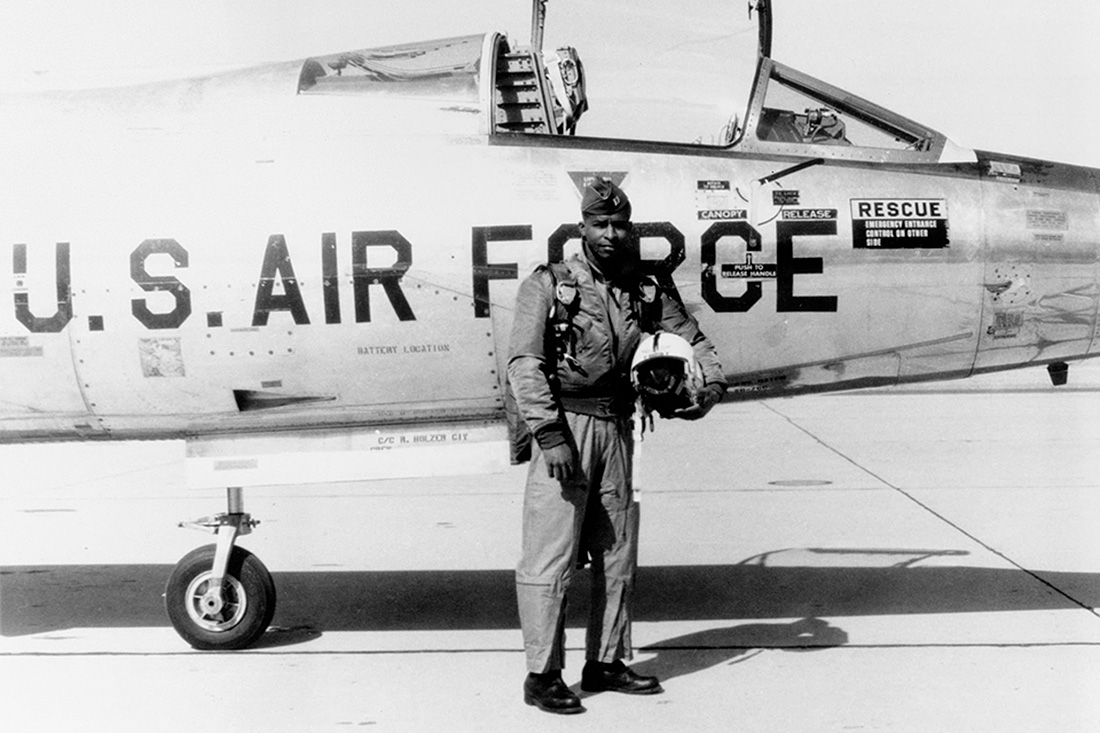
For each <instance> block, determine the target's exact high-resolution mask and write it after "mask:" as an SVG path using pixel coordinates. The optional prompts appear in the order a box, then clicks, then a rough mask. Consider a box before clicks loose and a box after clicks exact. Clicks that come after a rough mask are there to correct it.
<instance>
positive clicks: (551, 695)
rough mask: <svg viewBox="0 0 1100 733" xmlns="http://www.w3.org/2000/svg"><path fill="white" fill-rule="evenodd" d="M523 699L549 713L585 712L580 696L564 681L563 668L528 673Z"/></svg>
mask: <svg viewBox="0 0 1100 733" xmlns="http://www.w3.org/2000/svg"><path fill="white" fill-rule="evenodd" d="M523 701H524V702H525V703H527V704H528V705H534V706H536V707H538V708H539V709H540V710H545V711H546V712H548V713H558V714H561V715H571V714H573V713H583V712H584V708H583V707H582V706H581V700H580V698H579V697H577V696H576V695H574V694H573V691H572V690H570V689H569V688H568V687H566V686H565V683H564V682H563V681H562V679H561V670H553V671H550V672H544V673H542V674H535V673H534V672H532V673H530V674H529V675H527V679H526V680H524V682H523Z"/></svg>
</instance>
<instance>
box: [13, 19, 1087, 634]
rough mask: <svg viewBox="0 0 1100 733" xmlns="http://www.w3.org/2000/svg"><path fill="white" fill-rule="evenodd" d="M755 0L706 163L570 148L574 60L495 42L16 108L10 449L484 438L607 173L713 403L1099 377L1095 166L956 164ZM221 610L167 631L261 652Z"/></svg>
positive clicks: (624, 143) (989, 158) (385, 52)
mask: <svg viewBox="0 0 1100 733" xmlns="http://www.w3.org/2000/svg"><path fill="white" fill-rule="evenodd" d="M540 4H541V3H539V2H538V0H536V3H535V5H536V8H538V7H539V6H540ZM756 9H757V12H758V13H759V15H760V19H761V25H760V48H759V51H760V53H759V67H758V71H757V77H756V82H755V84H754V86H753V90H752V96H751V99H750V100H749V102H748V106H747V111H746V113H745V114H744V116H743V118H742V119H740V120H738V121H736V123H734V124H731V125H730V128H729V130H728V135H727V138H726V139H725V140H723V141H719V144H713V145H700V144H690V143H670V142H654V141H640V140H639V141H636V140H621V139H606V138H592V137H586V136H584V119H583V111H584V106H585V98H584V86H583V78H580V79H578V77H577V74H578V72H579V71H580V70H581V69H582V68H583V67H580V65H579V62H578V61H577V59H576V58H574V57H573V56H569V55H568V54H559V55H558V56H557V57H556V60H555V61H554V62H553V63H551V65H550V67H549V68H546V67H544V64H543V61H542V60H541V59H542V57H541V56H540V55H538V54H537V53H536V51H537V49H538V45H539V44H534V50H533V49H532V48H520V47H518V46H517V44H514V43H512V42H510V41H509V40H508V39H507V38H506V37H505V36H503V35H501V34H497V33H488V34H486V35H480V36H469V37H461V38H451V39H444V40H438V41H426V42H421V43H410V44H408V45H404V46H393V47H387V48H375V49H368V50H363V51H357V52H352V53H340V54H335V55H331V56H322V57H316V58H311V59H308V60H306V61H298V62H290V63H285V64H273V65H268V66H265V67H261V68H256V69H252V70H246V71H236V72H229V73H224V74H220V75H215V76H209V77H204V78H198V79H188V80H183V81H179V82H173V83H162V84H153V85H146V86H140V87H133V88H128V89H116V90H100V91H80V92H56V93H47V94H38V95H33V96H13V97H11V98H7V99H4V100H3V102H2V103H0V128H2V129H3V130H4V135H3V136H2V139H0V160H2V161H3V162H4V168H5V175H4V176H2V177H0V210H2V211H3V212H4V216H3V217H0V249H2V250H3V251H5V252H6V254H4V255H3V258H4V260H5V261H8V262H10V263H11V274H12V291H11V292H12V297H11V299H10V300H9V301H8V303H9V306H8V307H7V308H0V441H3V442H17V441H52V440H87V439H132V438H187V439H189V440H192V441H196V442H199V443H201V442H202V441H204V440H206V441H210V440H216V439H217V438H218V437H219V436H224V437H225V438H227V439H232V438H241V437H242V436H243V437H244V438H245V439H249V438H251V437H252V436H267V435H284V436H286V435H290V436H294V439H295V440H297V439H300V438H301V437H302V436H306V435H309V434H311V431H312V433H315V434H319V435H320V434H323V435H325V436H326V437H327V439H336V440H338V439H339V438H338V436H340V435H343V434H347V435H353V434H361V431H363V430H371V429H375V428H379V427H381V426H387V425H389V426H409V425H414V426H415V425H419V424H423V425H433V426H435V425H441V424H442V425H447V424H451V423H453V424H480V423H481V422H484V423H486V424H495V423H499V421H500V420H501V418H502V417H503V408H504V399H503V397H504V384H503V378H504V375H505V359H506V351H507V348H506V347H507V339H508V333H509V329H510V326H511V313H512V305H513V301H514V298H515V295H516V292H517V289H518V283H519V281H520V279H522V278H523V277H524V276H525V275H526V274H527V273H528V272H530V271H531V270H532V269H533V268H534V267H535V266H536V265H537V264H539V263H541V262H544V261H546V260H548V259H550V260H556V259H560V258H561V257H563V256H566V255H568V254H569V253H570V252H572V251H575V250H576V248H577V247H578V241H579V240H578V237H579V231H578V227H577V218H578V215H577V214H576V213H575V212H576V211H577V208H578V201H579V192H580V190H581V188H582V187H583V185H584V184H585V182H586V181H589V180H591V179H592V177H594V176H609V177H612V178H613V179H615V180H616V181H617V182H619V183H620V184H621V185H622V186H623V188H624V189H625V190H627V192H628V193H629V194H630V196H631V199H632V201H633V204H634V212H635V222H636V223H635V230H636V232H637V235H638V238H639V246H640V248H641V255H642V258H643V260H644V261H645V262H646V266H647V267H648V268H649V269H650V271H651V272H652V273H653V274H654V275H655V276H656V277H657V278H658V279H659V280H660V281H662V282H663V283H664V284H665V286H666V287H669V288H674V289H675V291H676V292H677V293H678V294H679V297H680V298H682V300H683V301H684V303H685V304H686V305H687V307H688V308H689V310H690V311H691V312H693V313H694V315H695V316H696V317H697V318H698V320H699V322H700V324H701V326H702V328H703V330H704V332H705V333H706V334H707V335H708V336H709V337H710V338H711V340H712V341H713V342H714V343H715V345H716V346H717V349H718V352H719V353H720V355H721V357H722V361H723V364H724V366H725V369H726V371H727V377H728V379H729V382H730V385H731V386H730V390H729V393H728V395H727V399H731V400H733V399H758V398H763V397H770V396H777V395H792V394H798V393H807V392H815V391H825V390H841V389H852V388H860V387H868V386H875V385H892V384H898V383H904V382H912V381H926V380H937V379H952V378H960V377H966V376H969V375H973V374H978V373H983V372H990V371H995V370H1003V369H1011V368H1018V367H1027V366H1036V365H1054V369H1053V370H1052V374H1054V373H1056V372H1058V371H1059V370H1060V369H1061V367H1062V366H1063V365H1064V364H1065V363H1066V362H1069V361H1072V360H1076V359H1083V358H1086V357H1089V356H1093V355H1095V354H1096V353H1097V350H1098V349H1100V344H1098V343H1097V326H1098V319H1097V308H1098V298H1100V287H1098V277H1100V272H1098V250H1100V191H1098V178H1097V177H1098V174H1100V171H1097V170H1096V169H1091V168H1083V167H1077V166H1073V165H1065V164H1059V163H1053V162H1047V161H1041V160H1033V159H1027V158H1021V157H1017V156H1013V155H1010V154H999V153H988V152H982V151H971V150H966V149H962V148H959V147H957V146H955V145H953V144H952V143H951V142H950V141H949V140H947V139H946V138H945V137H944V136H943V135H941V134H940V133H938V132H936V131H935V130H932V129H929V128H927V127H925V126H924V125H921V124H919V123H917V122H914V121H912V120H909V119H906V118H904V117H901V116H899V115H896V114H893V113H891V112H889V111H888V110H885V109H883V108H881V107H879V106H877V105H875V104H873V103H871V102H868V101H866V100H862V99H860V98H858V97H855V96H854V95H850V94H848V93H846V92H844V91H843V90H841V89H838V88H836V87H833V86H831V85H829V84H827V83H825V82H822V81H820V80H817V79H815V78H812V77H810V76H807V75H805V74H802V73H801V72H798V71H797V70H795V69H791V68H789V67H786V66H784V65H783V64H782V63H780V62H779V61H776V60H773V59H772V58H770V33H771V27H770V9H769V7H768V6H767V5H766V4H765V3H763V2H760V3H757V8H756ZM580 51H581V53H582V54H583V49H581V50H580ZM533 59H534V60H533ZM574 126H575V130H573V128H574ZM571 133H575V134H571ZM355 431H360V433H356V432H355ZM367 434H368V435H373V433H367ZM460 435H462V433H459V432H455V431H451V430H448V429H444V430H442V431H441V432H439V433H438V434H436V433H431V434H430V435H427V437H425V438H424V440H429V439H431V440H435V439H438V440H441V441H443V442H447V441H455V440H461V438H460V437H459V436H460ZM334 436H337V437H335V438H334ZM438 436H443V437H438ZM372 447H379V446H372ZM382 447H384V446H382ZM234 509H236V511H235V512H234ZM234 513H236V514H238V515H239V514H241V511H240V507H239V506H236V507H234V506H231V511H230V514H234ZM225 524H226V523H225V522H224V521H223V522H222V523H221V525H219V526H221V527H224V526H225ZM235 530H236V531H240V532H242V533H243V532H244V531H247V528H246V529H241V526H240V523H239V522H238V523H237V526H236V527H235ZM225 534H226V533H225V532H224V531H223V532H222V534H221V535H220V537H219V543H220V550H219V552H220V553H221V555H220V556H219V557H218V558H215V559H214V563H215V572H214V577H215V578H216V577H221V575H220V570H219V569H218V563H219V562H220V563H222V566H223V567H224V564H225V563H226V562H228V561H227V560H226V557H227V555H228V554H229V553H230V552H231V551H232V541H233V538H232V536H230V537H229V538H228V539H225V538H224V535H225ZM228 534H230V535H231V534H232V533H228ZM212 552H213V551H211V553H212ZM212 557H213V555H212V554H211V555H210V556H205V557H204V560H203V561H204V562H206V563H207V565H209V563H210V561H211V558H212ZM192 565H194V563H192ZM238 570H239V568H238ZM230 571H231V572H232V571H233V568H232V567H231V568H230ZM194 572H198V571H197V570H196V571H194ZM184 580H185V581H186V582H184V590H185V591H186V592H187V593H189V594H191V595H192V596H194V597H198V596H201V595H203V594H204V593H208V591H209V589H208V588H205V586H202V584H201V583H199V584H198V585H196V583H195V576H194V573H192V576H191V577H190V578H185V579H184ZM245 586H246V588H245V590H250V589H251V588H252V586H248V584H247V583H246V584H245ZM257 587H260V592H266V589H265V588H264V587H262V584H260V586H257ZM196 588H198V591H196ZM204 588H205V590H204ZM227 592H229V591H227ZM216 595H217V593H216V591H215V596H216ZM208 600H209V599H208ZM270 600H271V603H272V608H273V602H274V598H273V595H272V597H271V599H270ZM183 602H184V603H186V601H183ZM210 603H211V604H212V606H211V607H208V608H207V611H208V612H209V613H208V614H207V618H206V621H205V623H206V624H207V626H206V627H203V628H206V630H207V632H209V633H205V636H203V635H202V634H201V633H200V634H199V635H198V636H194V635H193V636H190V637H188V636H187V635H186V634H185V638H188V640H189V641H191V642H192V643H193V644H195V645H196V646H205V647H207V648H218V647H221V646H225V647H230V646H241V645H245V644H247V643H249V642H250V641H251V640H252V639H254V638H255V634H256V632H255V630H254V629H252V630H250V631H249V632H248V633H247V634H245V635H243V636H234V635H232V634H230V633H227V632H228V631H229V630H230V629H231V628H232V626H233V624H235V623H238V622H239V621H240V619H235V620H233V621H232V622H230V621H227V620H226V619H225V618H224V612H223V611H221V610H218V609H220V608H221V606H220V605H219V603H220V601H219V599H217V598H214V599H213V600H211V601H210ZM211 608H213V609H214V610H210V609H211ZM192 611H193V612H194V614H198V616H197V617H196V616H195V615H192V620H196V623H197V624H198V625H199V626H201V625H202V623H203V621H202V615H203V613H204V611H203V610H202V609H201V608H199V609H198V610H197V611H196V610H195V609H192ZM170 612H171V608H170ZM265 617H266V618H267V619H268V620H270V615H269V611H264V612H262V613H261V614H260V618H259V619H258V620H255V622H254V625H259V624H261V623H262V622H263V620H264V618H265ZM211 618H212V619H214V620H213V621H211V620H210V619H211ZM174 621H175V619H174ZM182 623H183V624H184V625H186V623H187V621H186V616H184V621H183V622H182ZM177 628H179V625H177ZM262 631H263V628H262V627H261V628H259V632H258V633H262ZM181 633H183V632H181ZM222 639H229V641H227V642H224V643H223V642H222V641H221V640H222Z"/></svg>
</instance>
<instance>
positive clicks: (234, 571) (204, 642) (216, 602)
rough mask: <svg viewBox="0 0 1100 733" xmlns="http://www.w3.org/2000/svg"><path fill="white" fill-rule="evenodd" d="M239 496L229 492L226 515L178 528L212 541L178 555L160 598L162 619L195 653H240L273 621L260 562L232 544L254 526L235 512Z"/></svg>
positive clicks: (268, 582) (270, 586) (271, 591)
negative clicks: (203, 534) (197, 532)
mask: <svg viewBox="0 0 1100 733" xmlns="http://www.w3.org/2000/svg"><path fill="white" fill-rule="evenodd" d="M241 495H242V490H241V489H240V488H237V487H233V488H230V489H229V512H228V513H226V514H218V515H216V516H214V517H207V518H204V519H200V520H198V521H196V522H186V523H182V524H181V526H190V527H194V528H196V529H203V530H206V531H210V532H213V533H214V534H215V535H217V543H216V544H213V545H205V546H203V547H199V548H196V549H194V550H192V551H191V552H189V553H187V554H186V555H184V556H183V557H182V558H181V559H180V561H179V562H178V563H176V567H175V568H174V569H173V570H172V575H171V576H170V577H169V579H168V585H167V587H166V588H165V592H164V606H165V610H166V611H167V612H168V618H169V620H170V621H171V622H172V626H173V627H174V628H175V629H176V633H178V634H179V635H180V636H181V637H183V639H184V641H186V642H187V643H188V644H190V645H191V646H192V647H194V648H195V649H203V650H229V649H244V648H245V647H248V646H250V645H251V644H252V643H254V642H255V641H256V640H257V639H259V638H260V637H261V636H262V635H263V633H264V631H266V630H267V627H268V626H269V625H270V624H271V619H272V618H273V617H274V616H275V583H274V582H273V581H272V579H271V573H269V572H268V570H267V568H266V567H264V564H263V563H262V562H260V559H259V558H258V557H256V556H255V555H253V554H252V553H251V552H249V551H248V550H246V549H244V548H243V547H237V546H236V545H235V544H234V542H235V540H236V537H237V536H238V535H244V534H248V533H249V532H251V531H252V527H253V526H255V525H256V524H258V523H259V522H256V521H254V520H253V519H252V518H251V516H250V515H248V514H246V513H244V512H243V511H241V509H242V506H243V502H242V496H241Z"/></svg>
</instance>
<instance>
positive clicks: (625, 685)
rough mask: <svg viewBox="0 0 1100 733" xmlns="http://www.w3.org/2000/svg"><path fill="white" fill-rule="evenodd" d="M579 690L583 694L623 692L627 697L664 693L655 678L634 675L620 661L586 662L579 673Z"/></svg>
mask: <svg viewBox="0 0 1100 733" xmlns="http://www.w3.org/2000/svg"><path fill="white" fill-rule="evenodd" d="M581 689H582V690H584V691H585V692H625V693H626V694H628V695H656V694H657V693H658V692H664V688H662V687H661V683H660V682H659V681H658V680H657V678H656V677H644V676H642V675H640V674H637V673H635V672H634V671H633V670H631V669H630V667H627V666H626V665H625V664H623V663H622V661H615V662H612V663H610V664H604V663H602V662H596V661H593V660H591V659H590V660H588V662H587V663H585V665H584V672H582V673H581Z"/></svg>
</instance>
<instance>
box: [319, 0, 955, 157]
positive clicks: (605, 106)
mask: <svg viewBox="0 0 1100 733" xmlns="http://www.w3.org/2000/svg"><path fill="white" fill-rule="evenodd" d="M533 5H534V13H533V20H532V32H531V41H530V43H529V44H521V43H517V42H515V41H512V40H510V39H509V38H507V37H505V36H504V35H501V34H496V33H494V34H489V35H487V36H467V37H459V38H452V39H444V40H442V41H434V42H426V43H419V44H410V45H407V46H395V47H390V48H385V49H374V50H372V51H364V52H358V53H355V54H341V55H338V56H334V57H324V58H318V59H312V60H310V61H309V62H307V63H306V64H305V66H303V68H302V72H301V76H300V81H299V92H300V93H306V94H314V93H343V92H352V91H354V90H356V89H358V90H359V92H360V93H362V92H369V93H380V94H386V95H387V96H388V97H390V99H391V100H394V101H395V102H400V101H403V102H404V103H406V104H410V105H413V106H415V104H416V100H418V99H419V100H420V101H421V103H422V106H424V108H425V111H424V112H423V113H414V112H410V114H409V115H408V116H407V117H408V119H411V120H414V121H415V120H421V119H423V120H425V121H426V120H428V119H432V120H433V122H438V121H439V120H438V119H437V118H438V116H439V115H438V113H439V112H440V111H443V112H452V113H456V114H458V115H462V114H465V115H467V117H466V120H465V123H463V122H462V121H461V120H459V119H450V118H448V119H447V120H446V123H447V124H451V123H453V124H454V125H455V126H456V127H455V131H456V132H461V131H464V130H467V129H468V128H469V126H470V125H471V124H474V121H473V120H472V119H471V118H470V117H469V116H468V115H470V114H473V113H476V114H477V115H478V120H479V122H478V123H477V126H478V129H477V131H478V132H479V133H480V134H488V135H489V136H490V138H498V139H499V138H504V137H514V136H551V137H559V138H574V139H577V143H576V144H578V145H583V144H584V143H583V142H582V140H600V139H613V140H619V141H633V142H642V143H646V144H652V143H658V144H663V145H667V146H676V147H679V146H689V147H695V148H707V149H708V150H710V151H712V152H714V153H716V154H720V151H723V150H725V151H729V152H730V153H737V152H745V153H757V154H774V155H791V156H799V157H812V158H825V159H843V160H862V161H874V162H898V163H933V162H956V161H960V160H970V159H972V158H971V157H970V156H971V155H972V154H971V153H970V151H966V150H962V149H960V148H957V147H956V146H954V145H952V144H951V142H950V141H949V140H947V139H946V138H945V137H944V136H943V135H942V134H940V133H938V132H936V131H935V130H932V129H930V128H928V127H925V126H924V125H921V124H919V123H917V122H915V121H913V120H910V119H908V118H906V117H903V116H901V115H898V114H895V113H893V112H891V111H889V110H887V109H885V108H883V107H880V106H878V105H876V104H874V103H872V102H869V101H867V100H865V99H863V98H861V97H858V96H856V95H854V94H850V93H848V92H846V91H844V90H843V89H840V88H838V87H835V86H833V85H831V84H828V83H826V82H823V81H821V80H819V79H816V78H814V77H812V76H810V75H808V74H804V73H802V72H800V71H798V70H796V69H793V68H791V67H788V66H785V65H784V64H782V63H780V62H778V61H775V60H774V59H772V58H771V55H770V54H771V8H770V2H769V1H768V0H755V2H754V3H750V8H749V13H748V14H747V15H746V14H745V13H744V9H745V8H744V6H743V5H741V4H740V3H735V2H732V1H731V0H693V2H692V10H693V11H695V12H693V13H691V14H690V19H685V20H684V21H682V22H680V21H678V20H676V18H678V16H673V15H671V14H670V15H668V16H665V17H662V18H661V19H659V20H660V21H661V22H655V19H654V18H635V17H633V16H632V15H631V17H618V16H615V15H614V12H615V11H614V8H613V7H611V6H610V5H609V6H604V5H598V4H592V3H589V2H584V1H583V0H552V5H553V10H554V16H553V17H554V18H555V19H556V22H552V23H547V17H546V14H545V11H546V6H547V0H534V2H533ZM612 5H613V4H612ZM696 6H699V7H696ZM700 17H702V18H705V19H707V20H709V21H711V22H710V23H703V24H700V23H699V19H700ZM577 18H583V19H584V20H583V21H582V22H581V23H579V24H578V23H577V22H575V21H576V19H577ZM624 39H628V40H629V41H630V44H626V42H625V41H624ZM639 47H642V48H645V49H647V53H649V56H648V57H645V58H640V57H638V55H637V49H638V48H639ZM582 51H583V53H584V55H585V61H583V62H582V60H581V53H582ZM746 100H747V104H746ZM441 102H442V103H443V104H442V105H441V104H440V103H441ZM431 105H434V107H431ZM429 107H431V109H430V110H429V109H428V108H429ZM459 128H461V129H459ZM561 144H565V142H564V140H563V141H562V143H561Z"/></svg>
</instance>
